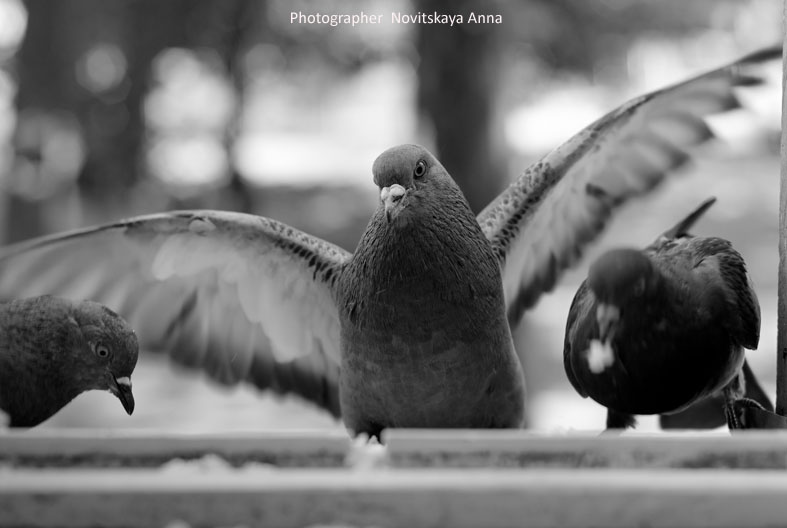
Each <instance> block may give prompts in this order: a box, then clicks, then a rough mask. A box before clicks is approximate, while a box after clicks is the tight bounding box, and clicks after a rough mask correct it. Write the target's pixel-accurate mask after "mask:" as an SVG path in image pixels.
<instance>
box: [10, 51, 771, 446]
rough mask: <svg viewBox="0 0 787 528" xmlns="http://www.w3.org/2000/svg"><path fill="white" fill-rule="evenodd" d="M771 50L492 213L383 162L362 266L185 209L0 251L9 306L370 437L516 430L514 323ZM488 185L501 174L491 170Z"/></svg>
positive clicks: (573, 148)
mask: <svg viewBox="0 0 787 528" xmlns="http://www.w3.org/2000/svg"><path fill="white" fill-rule="evenodd" d="M780 53H781V51H780V49H777V48H772V49H768V50H764V51H762V52H759V53H757V54H754V55H750V56H748V57H745V58H743V59H741V60H740V61H737V62H735V63H733V64H731V65H728V66H725V67H723V68H720V69H718V70H714V71H712V72H710V73H707V74H705V75H701V76H698V77H695V78H693V79H691V80H689V81H686V82H684V83H681V84H678V85H675V86H672V87H669V88H665V89H663V90H660V91H658V92H654V93H652V94H649V95H646V96H643V97H640V98H638V99H635V100H634V101H632V102H630V103H628V104H626V105H623V106H622V107H620V108H619V109H617V110H614V111H613V112H611V113H610V114H608V115H607V116H605V117H603V118H601V119H600V120H598V121H597V122H595V123H593V124H591V125H590V126H589V127H587V128H586V129H584V130H583V131H581V132H580V133H579V134H577V135H576V136H575V137H574V138H572V139H571V140H569V141H568V142H567V143H566V144H565V145H563V146H562V147H560V148H558V149H557V150H555V151H554V152H552V153H551V154H549V155H547V156H546V157H545V158H544V159H542V160H541V161H540V162H539V163H537V164H535V165H534V166H532V167H531V168H529V169H528V170H527V171H526V172H525V173H524V174H523V175H522V176H521V177H520V178H519V179H518V180H517V181H515V182H514V183H513V184H512V185H511V187H509V189H508V190H506V191H505V192H504V193H502V194H501V195H500V196H499V197H498V198H497V199H496V200H495V201H493V202H492V203H491V204H490V205H489V207H487V208H486V209H485V210H484V211H483V212H482V213H481V214H480V215H478V217H477V218H475V217H474V216H473V215H472V213H471V212H470V208H469V207H468V205H467V202H466V200H465V199H464V196H463V195H462V193H461V191H460V190H459V188H458V186H457V185H456V183H455V182H454V181H453V179H452V178H451V177H450V175H449V174H448V173H447V171H446V170H445V168H444V167H443V166H442V165H441V164H440V163H439V162H438V161H437V160H436V159H435V158H434V156H432V154H430V153H429V152H428V151H427V150H426V149H424V148H423V147H419V146H415V145H403V146H399V147H394V148H392V149H389V150H388V151H386V152H384V153H383V154H381V155H380V157H379V158H378V159H377V160H376V161H375V162H374V165H373V176H374V181H375V183H376V184H377V186H378V187H379V189H380V200H379V204H378V208H377V211H376V212H375V213H374V215H373V217H372V219H371V221H370V222H369V225H368V227H367V229H366V231H365V233H364V235H363V236H362V238H361V241H360V243H359V245H358V247H357V249H356V251H355V252H354V253H349V252H347V251H345V250H343V249H341V248H339V247H337V246H334V245H333V244H330V243H328V242H325V241H322V240H319V239H317V238H316V237H313V236H311V235H308V234H306V233H303V232H300V231H298V230H296V229H294V228H291V227H289V226H286V225H283V224H281V223H279V222H276V221H275V220H271V219H268V218H264V217H259V216H254V215H247V214H239V213H229V212H219V211H177V212H170V213H163V214H157V215H149V216H142V217H137V218H132V219H130V220H124V221H120V222H117V223H115V224H110V225H106V226H101V227H95V228H88V229H82V230H78V231H73V232H70V233H66V234H60V235H53V236H49V237H43V238H39V239H34V240H31V241H28V242H24V243H21V244H18V245H15V246H11V247H9V248H6V249H5V250H4V251H3V252H2V253H0V295H3V296H21V295H33V294H36V293H57V294H59V295H64V296H68V297H77V298H91V299H96V300H99V301H101V302H104V303H105V304H107V305H108V306H110V307H112V308H113V309H115V310H116V311H118V313H120V314H121V315H123V316H124V317H126V318H127V319H128V320H129V322H130V324H131V325H132V326H133V327H134V328H135V329H136V330H137V332H138V334H139V336H140V342H141V345H142V346H143V347H144V348H151V349H160V350H164V351H167V352H169V353H170V354H171V355H172V357H173V358H174V359H175V360H176V361H178V362H180V363H182V364H185V365H189V366H192V367H196V368H202V369H204V370H205V371H206V372H207V373H208V374H209V375H210V376H211V377H213V378H214V379H216V380H218V381H220V382H223V383H228V384H232V383H237V382H241V381H247V382H250V383H253V384H254V385H256V386H257V387H260V388H270V389H273V390H275V391H277V392H280V393H285V392H292V393H296V394H299V395H301V396H303V397H304V398H306V399H308V400H310V401H312V402H315V403H316V404H318V405H320V406H322V407H324V408H326V409H328V410H330V411H331V412H332V413H334V415H337V416H339V415H341V416H342V417H343V419H344V421H345V424H346V425H347V427H348V428H349V429H350V430H351V431H352V432H354V433H361V432H364V433H368V434H372V435H376V434H378V433H379V431H380V430H381V429H383V428H386V427H416V426H418V427H440V426H445V427H518V426H520V425H521V423H522V421H523V409H524V386H523V377H522V374H521V367H520V365H519V362H518V360H517V358H516V355H515V353H514V349H513V344H512V341H511V332H510V325H512V324H514V323H516V322H517V321H518V319H519V317H520V316H521V314H522V312H523V311H524V310H525V309H526V308H527V307H529V306H531V305H532V304H533V303H534V302H535V301H536V300H537V299H538V297H539V296H540V295H541V294H542V293H544V292H546V291H548V290H550V289H551V288H552V287H553V286H554V284H555V281H556V280H557V278H558V276H559V274H560V273H561V271H562V270H563V269H565V268H566V267H568V266H570V265H571V264H572V263H573V262H574V261H575V260H576V258H577V256H578V255H579V254H580V252H581V250H582V248H583V247H584V246H585V245H586V244H587V243H588V242H589V241H590V240H592V239H593V238H594V237H595V236H596V235H597V234H598V233H599V232H600V231H601V230H602V229H603V227H604V224H605V222H606V220H607V219H608V218H609V217H610V215H611V214H612V212H613V210H614V208H615V207H616V206H618V205H620V204H622V203H623V202H624V201H626V200H627V199H629V198H631V197H633V196H636V195H640V194H643V193H646V192H647V191H649V190H650V189H652V188H653V187H654V186H655V185H657V184H658V182H660V181H661V180H662V179H663V178H664V177H665V176H666V175H667V174H669V173H670V171H672V170H673V169H675V168H677V167H679V166H680V165H681V164H682V163H683V162H684V161H685V160H686V159H687V157H688V153H687V152H686V149H687V148H689V147H691V146H694V145H696V144H698V143H701V142H703V141H704V140H706V139H708V138H709V137H710V136H711V133H710V130H709V129H708V127H707V125H706V124H705V122H704V121H703V117H704V116H706V115H708V114H713V113H719V112H723V111H726V110H729V109H732V108H735V107H736V106H737V100H736V98H735V94H734V89H735V88H736V87H737V86H742V85H751V84H756V83H757V82H759V78H758V77H755V76H754V74H753V73H751V72H750V71H749V69H750V68H751V67H754V66H756V65H757V64H759V63H761V62H762V61H765V60H769V59H773V58H776V57H778V56H780ZM478 176H479V177H483V175H478Z"/></svg>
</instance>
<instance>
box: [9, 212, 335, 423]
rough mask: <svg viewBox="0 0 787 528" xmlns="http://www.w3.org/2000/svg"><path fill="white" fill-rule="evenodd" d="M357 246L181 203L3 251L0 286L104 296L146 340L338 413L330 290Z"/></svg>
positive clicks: (191, 361)
mask: <svg viewBox="0 0 787 528" xmlns="http://www.w3.org/2000/svg"><path fill="white" fill-rule="evenodd" d="M349 258H350V254H349V253H348V252H346V251H344V250H343V249H341V248H338V247H336V246H334V245H331V244H329V243H327V242H325V241H322V240H319V239H317V238H315V237H312V236H309V235H307V234H305V233H303V232H300V231H298V230H297V229H294V228H291V227H289V226H287V225H284V224H281V223H279V222H276V221H274V220H271V219H268V218H264V217H259V216H253V215H247V214H240V213H230V212H218V211H178V212H171V213H164V214H156V215H150V216H141V217H137V218H132V219H129V220H125V221H120V222H118V223H115V224H111V225H106V226H101V227H96V228H87V229H82V230H78V231H72V232H68V233H64V234H60V235H54V236H49V237H43V238H38V239H33V240H30V241H27V242H23V243H21V244H17V245H14V246H9V247H8V248H5V249H4V250H2V251H0V297H3V298H18V297H28V296H32V295H39V294H44V293H51V294H55V295H61V296H64V297H68V298H72V299H78V300H79V299H91V300H95V301H99V302H102V303H103V304H105V305H107V306H108V307H110V308H112V309H113V310H114V311H116V312H118V313H119V314H120V315H121V316H123V317H124V318H125V319H126V320H127V321H128V322H129V324H130V325H131V326H132V328H134V330H135V331H136V332H137V334H138V337H139V340H140V345H141V347H142V348H144V349H151V350H160V351H164V352H167V353H169V354H170V355H171V356H172V358H173V359H174V360H175V361H176V362H178V363H180V364H183V365H185V366H189V367H193V368H199V369H202V370H204V371H205V372H206V373H207V374H208V375H209V376H210V377H211V378H213V379H215V380H217V381H219V382H221V383H224V384H235V383H239V382H241V381H246V382H250V383H252V384H254V385H256V386H257V387H259V388H262V389H268V388H269V389H272V390H274V391H276V392H279V393H286V392H294V393H296V394H299V395H301V396H303V397H305V398H306V399H308V400H310V401H312V402H314V403H316V404H318V405H320V406H322V407H324V408H326V409H328V410H330V411H331V412H332V413H333V414H334V415H337V416H338V414H339V403H338V375H339V364H340V361H339V357H340V356H339V321H338V311H337V308H336V305H335V303H334V297H333V290H334V288H335V285H336V282H337V278H338V276H339V274H340V273H341V271H342V269H343V265H344V263H345V262H346V261H347V260H348V259H349Z"/></svg>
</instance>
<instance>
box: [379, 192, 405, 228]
mask: <svg viewBox="0 0 787 528" xmlns="http://www.w3.org/2000/svg"><path fill="white" fill-rule="evenodd" d="M405 192H407V191H406V190H405V188H404V187H402V186H401V185H399V184H398V183H394V184H393V185H391V186H389V187H383V188H382V189H380V201H382V202H383V207H385V217H386V218H387V219H388V221H389V222H390V221H391V218H392V217H393V213H394V212H395V209H396V206H397V205H398V204H399V202H401V201H402V198H403V197H404V195H405Z"/></svg>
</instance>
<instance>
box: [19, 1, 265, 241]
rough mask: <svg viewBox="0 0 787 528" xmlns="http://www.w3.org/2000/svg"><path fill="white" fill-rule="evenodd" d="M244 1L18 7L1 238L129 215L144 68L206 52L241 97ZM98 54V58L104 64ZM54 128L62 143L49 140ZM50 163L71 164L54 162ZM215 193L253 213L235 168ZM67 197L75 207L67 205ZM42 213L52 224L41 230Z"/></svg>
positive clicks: (139, 155) (139, 144)
mask: <svg viewBox="0 0 787 528" xmlns="http://www.w3.org/2000/svg"><path fill="white" fill-rule="evenodd" d="M253 4H256V3H255V2H249V1H248V0H236V1H227V2H216V1H213V0H168V1H165V2H162V1H159V0H139V1H135V2H119V1H107V0H62V1H57V2H51V1H47V0H26V2H25V7H26V9H27V11H28V25H27V32H26V34H25V38H24V40H23V43H22V46H21V49H20V51H19V54H18V57H17V58H18V60H17V63H18V69H17V70H18V75H19V91H18V95H17V98H16V106H17V111H18V115H19V122H18V125H17V134H16V138H15V148H16V157H17V159H16V164H15V168H14V177H15V178H17V181H16V182H14V183H13V185H14V186H15V187H17V188H26V189H28V192H26V193H21V192H17V193H11V194H10V196H9V201H8V205H7V209H6V212H7V214H8V216H9V220H10V221H9V222H8V223H7V224H6V225H8V233H6V234H5V239H6V241H14V240H20V239H24V238H29V237H31V236H35V235H38V234H40V233H42V232H44V231H48V230H51V229H64V228H68V227H72V226H73V225H74V224H83V223H92V222H97V221H105V220H107V219H110V218H117V217H119V216H124V215H127V214H129V213H130V212H137V211H132V207H133V205H132V204H131V197H132V196H133V191H134V189H135V187H136V186H137V184H138V183H139V182H140V180H142V179H143V178H144V177H145V176H146V169H145V167H146V165H145V162H144V147H145V141H146V138H145V122H144V113H143V105H144V100H145V96H146V94H147V92H148V89H149V80H150V71H151V63H152V62H153V60H154V59H155V57H156V56H157V55H158V54H159V53H160V52H161V51H163V50H164V49H166V48H168V47H176V46H177V47H206V48H211V49H215V50H216V51H217V52H218V55H219V56H220V57H221V59H222V61H223V63H224V65H225V66H226V71H227V75H228V76H230V77H231V78H232V79H233V85H234V86H235V88H236V89H237V90H239V91H240V90H242V89H243V79H242V77H240V75H241V74H240V73H239V72H238V71H237V65H236V61H237V58H238V54H239V53H240V52H241V51H242V45H243V43H244V38H245V36H246V33H245V28H248V27H249V26H250V24H251V23H252V21H253V20H254V15H253V14H252V13H251V6H252V5H253ZM263 5H264V4H263ZM256 8H259V6H255V9H256ZM102 50H103V52H107V53H108V55H107V53H104V55H103V56H102V55H101V52H102ZM96 51H99V58H98V61H99V62H98V63H92V65H91V64H89V63H88V61H86V57H88V56H89V54H90V53H91V52H96ZM108 58H109V59H108ZM102 60H103V61H104V62H103V63H102V62H101V61H102ZM107 60H108V62H107ZM91 68H93V69H92V70H91ZM96 68H97V69H96ZM113 69H114V70H113ZM91 75H93V76H96V75H97V76H98V77H99V78H100V77H101V76H102V75H110V76H112V75H115V79H114V80H113V81H112V82H110V83H108V84H107V85H106V86H95V85H93V86H91V85H90V82H89V79H88V82H86V76H88V77H89V76H91ZM99 82H100V79H99ZM238 116H239V113H237V114H236V116H235V117H236V119H237V117H238ZM236 128H237V127H236V123H231V124H230V127H229V130H228V132H227V136H226V138H225V146H226V148H227V149H229V148H230V147H231V145H232V143H234V140H235V129H236ZM58 131H59V132H60V133H65V134H66V135H69V136H70V141H67V142H65V143H63V141H62V139H63V138H62V137H54V136H55V135H56V133H58ZM61 136H62V134H61ZM58 142H59V143H58ZM53 145H54V146H53ZM59 157H60V158H63V159H68V160H70V162H71V163H72V164H73V165H74V166H73V167H71V165H69V164H64V163H61V162H60V158H59ZM75 160H76V161H75ZM53 180H58V181H53ZM36 186H38V187H39V188H40V189H38V190H37V189H36ZM41 189H44V190H41ZM47 189H48V190H47ZM222 192H226V193H229V194H230V195H231V196H230V197H229V198H227V199H226V200H222V202H229V203H231V204H233V205H234V207H233V208H237V209H241V210H248V209H250V208H251V203H250V200H249V197H248V192H247V189H246V188H245V184H244V182H243V181H242V180H241V178H240V176H239V175H238V174H237V173H236V172H235V171H234V170H233V175H232V177H231V178H230V185H229V186H228V187H227V188H226V189H225V190H222ZM69 199H73V200H74V201H72V202H70V203H67V202H68V200H69ZM45 214H46V215H48V216H50V217H53V218H56V219H57V221H55V222H45V221H44V215H45Z"/></svg>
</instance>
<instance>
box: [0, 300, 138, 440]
mask: <svg viewBox="0 0 787 528" xmlns="http://www.w3.org/2000/svg"><path fill="white" fill-rule="evenodd" d="M138 349H139V347H138V343H137V337H136V335H135V334H134V331H133V330H131V328H130V327H129V326H128V324H127V323H126V322H125V321H124V320H123V319H122V318H120V316H118V315H117V314H116V313H114V312H113V311H112V310H110V309H108V308H107V307H105V306H103V305H101V304H99V303H96V302H92V301H81V302H75V301H71V300H68V299H63V298H59V297H53V296H49V295H44V296H41V297H34V298H29V299H18V300H13V301H10V302H7V303H3V304H1V305H0V409H2V411H3V413H4V414H6V415H7V419H8V425H9V426H10V427H32V426H35V425H38V424H40V423H41V422H43V421H44V420H46V419H48V418H49V417H51V416H52V415H53V414H55V413H56V412H58V411H59V410H60V409H62V408H63V407H64V406H65V405H66V404H68V403H69V402H70V401H71V400H73V399H74V398H75V397H77V396H79V395H80V394H82V393H83V392H85V391H88V390H94V389H95V390H106V391H109V392H111V393H112V394H114V395H115V396H116V397H117V398H118V399H119V400H120V402H121V403H122V404H123V408H124V409H125V410H126V412H127V413H128V414H131V413H132V412H133V411H134V396H133V394H132V392H131V374H132V372H133V371H134V367H135V366H136V364H137V353H138Z"/></svg>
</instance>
